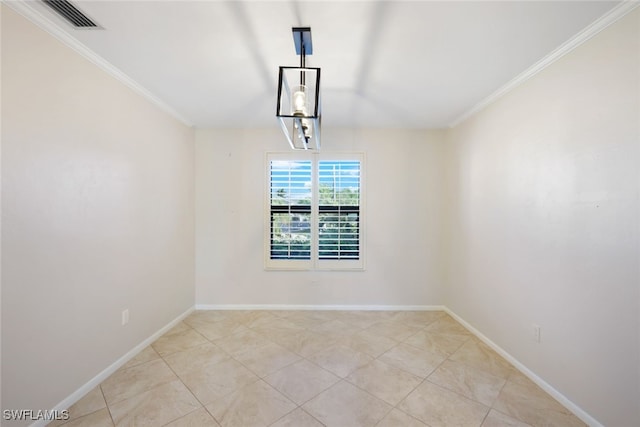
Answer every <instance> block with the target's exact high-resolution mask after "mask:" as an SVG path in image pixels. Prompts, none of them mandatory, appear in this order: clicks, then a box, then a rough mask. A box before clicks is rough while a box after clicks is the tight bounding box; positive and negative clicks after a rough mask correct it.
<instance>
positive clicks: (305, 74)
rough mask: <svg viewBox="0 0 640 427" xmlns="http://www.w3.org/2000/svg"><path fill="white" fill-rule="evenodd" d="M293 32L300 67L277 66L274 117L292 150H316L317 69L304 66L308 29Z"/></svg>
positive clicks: (308, 46) (318, 115)
mask: <svg viewBox="0 0 640 427" xmlns="http://www.w3.org/2000/svg"><path fill="white" fill-rule="evenodd" d="M292 31H293V43H294V45H295V48H296V53H297V54H298V55H299V56H300V66H299V67H280V72H279V77H278V106H277V111H276V117H278V120H279V121H280V125H281V127H282V131H283V132H284V134H285V136H286V137H287V140H288V141H289V145H290V146H291V148H292V149H294V150H311V149H315V150H319V149H320V122H321V120H322V119H321V113H320V68H312V67H307V66H306V55H312V54H313V45H312V44H311V28H309V27H293V28H292Z"/></svg>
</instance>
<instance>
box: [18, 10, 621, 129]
mask: <svg viewBox="0 0 640 427" xmlns="http://www.w3.org/2000/svg"><path fill="white" fill-rule="evenodd" d="M26 4H27V5H28V6H30V9H31V10H32V11H35V12H36V13H38V14H40V15H41V17H44V18H46V19H45V20H50V21H51V22H50V23H52V24H53V25H54V26H55V27H56V28H57V30H58V32H60V31H62V32H64V33H67V34H68V35H70V36H71V37H73V38H74V39H76V40H77V41H79V42H80V43H81V44H83V45H84V46H86V47H87V48H88V49H89V50H90V51H92V52H93V53H95V54H97V55H98V56H99V57H101V58H103V59H104V60H106V61H107V62H108V63H109V64H111V65H112V66H113V67H115V68H116V69H118V70H120V71H121V72H122V73H124V74H125V75H126V76H128V78H130V79H131V80H133V81H134V82H136V84H137V85H139V86H141V87H142V88H144V89H145V90H146V91H147V92H149V93H150V94H152V95H153V97H154V98H156V99H158V100H160V101H161V102H162V103H164V104H166V105H167V106H168V107H169V108H170V109H172V110H173V111H175V112H176V113H177V116H179V117H181V118H182V119H183V121H185V122H186V123H188V124H190V125H194V126H196V127H199V128H207V127H225V128H238V127H272V126H273V127H277V122H276V119H275V107H276V87H277V75H278V67H279V66H280V65H297V64H298V63H299V57H298V56H296V54H295V50H294V44H293V37H292V33H291V27H293V26H310V27H311V29H312V39H313V49H314V52H313V55H312V56H308V57H307V66H312V67H320V68H321V69H322V82H321V93H322V113H323V118H322V120H323V126H329V127H373V128H376V127H403V128H442V127H446V126H449V125H450V124H452V123H454V122H456V121H457V120H458V119H459V118H460V117H463V116H464V115H465V113H467V112H468V111H470V110H471V109H472V108H473V107H474V106H476V105H477V104H478V103H481V102H482V101H483V100H485V99H486V98H487V97H489V96H490V95H492V94H494V93H495V92H496V91H497V90H499V89H500V88H501V87H503V86H504V85H505V84H507V83H508V82H510V81H511V80H512V79H514V78H516V77H517V76H518V75H520V74H521V73H523V72H525V71H526V70H527V69H529V68H530V67H531V66H532V65H533V64H535V63H537V62H538V61H540V60H542V59H543V58H544V57H545V56H547V55H548V54H549V53H550V52H552V51H553V50H554V49H556V48H558V47H559V46H561V45H562V44H563V43H565V42H567V40H570V39H571V38H572V37H574V36H575V35H576V34H577V33H579V32H580V31H581V30H583V29H584V28H585V27H587V26H588V25H589V24H591V23H592V22H594V21H595V20H596V19H598V18H599V17H601V16H602V15H603V14H605V13H606V12H608V11H609V10H611V9H612V8H614V7H615V6H616V5H617V2H612V1H497V2H493V1H470V2H461V1H305V2H303V1H184V0H183V1H166V0H163V1H149V0H147V1H75V3H74V4H75V5H76V6H77V7H78V8H79V9H81V10H82V11H83V12H85V13H86V14H87V15H88V16H89V17H91V18H92V19H93V20H95V21H97V23H98V24H99V25H100V26H102V27H103V29H100V30H77V29H74V28H72V27H71V26H70V25H69V24H68V23H67V22H66V21H64V20H63V19H62V18H60V17H59V16H57V15H56V14H54V13H53V12H52V11H51V10H50V9H49V8H48V7H46V6H44V5H43V4H42V3H40V2H39V1H37V0H31V1H28V2H26Z"/></svg>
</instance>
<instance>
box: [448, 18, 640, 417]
mask: <svg viewBox="0 0 640 427" xmlns="http://www.w3.org/2000/svg"><path fill="white" fill-rule="evenodd" d="M639 81H640V10H636V11H635V12H633V13H632V14H630V15H628V16H626V17H625V18H623V19H622V20H621V21H619V22H618V23H616V24H615V25H613V26H612V27H609V28H608V29H606V30H604V31H603V32H601V33H600V34H598V35H597V36H595V37H594V38H593V39H591V40H589V41H588V42H587V43H586V44H584V45H582V46H581V47H579V48H578V49H576V50H574V51H573V52H571V53H570V54H568V55H567V56H565V57H564V58H562V59H561V60H559V61H558V62H556V63H554V64H552V65H551V66H550V67H548V68H547V69H545V70H544V71H543V72H542V73H540V74H539V75H537V76H535V77H534V78H533V79H531V80H530V81H528V82H527V83H526V84H524V85H523V86H521V87H520V88H518V89H516V90H514V91H512V92H511V93H509V94H508V95H507V96H505V97H504V98H502V99H500V100H499V101H498V102H496V103H494V104H493V105H492V106H491V107H489V108H487V109H486V110H485V111H483V112H481V113H479V114H477V115H475V116H474V117H472V118H471V119H469V120H467V121H466V122H464V123H463V124H461V125H460V126H458V127H456V128H455V129H453V130H452V131H451V132H450V133H449V134H448V140H449V141H448V143H449V145H448V149H449V160H450V163H449V168H448V169H449V170H450V171H452V173H451V175H450V180H451V181H450V187H449V188H450V192H449V193H450V195H451V197H450V198H449V201H450V206H451V211H450V212H449V215H448V217H449V218H450V223H449V224H448V230H450V232H451V235H450V238H449V239H447V240H448V241H449V242H450V251H449V269H448V287H447V291H448V299H447V305H448V306H449V307H450V308H451V309H452V310H453V311H454V312H455V313H457V314H458V315H459V316H461V317H462V318H463V319H465V320H466V321H468V322H469V323H470V324H472V325H473V326H474V327H475V328H477V329H478V330H480V331H481V332H482V333H484V334H485V335H486V336H487V337H488V338H489V339H491V340H492V341H493V342H495V343H496V344H498V345H499V346H500V347H502V348H503V349H504V350H506V351H507V352H508V353H510V354H511V355H512V356H514V357H515V358H516V359H518V360H519V361H521V362H522V363H523V364H524V365H525V366H527V367H528V368H529V369H531V370H532V371H533V372H534V373H535V374H537V375H538V376H540V377H542V378H543V379H544V380H546V381H547V382H548V383H549V384H551V385H552V386H553V387H554V388H556V389H557V390H558V391H560V392H561V393H562V394H564V395H565V396H566V397H568V398H569V399H570V400H572V401H573V402H574V403H576V404H577V405H579V406H580V407H582V408H583V409H584V410H586V411H587V412H588V413H589V414H591V415H592V416H593V417H595V418H596V419H597V420H598V421H599V422H601V423H603V424H604V425H608V426H631V425H640V413H639V406H638V402H640V390H639V389H640V371H639V370H640V357H639V351H640V343H639V337H640V305H639V303H640V276H639V265H640V262H639V261H640V258H639V249H638V244H639V237H638V225H639V218H640V210H639V199H638V186H639V170H640V166H639V165H640V162H639V160H640V159H639V156H638V149H639V141H640V86H639ZM533 323H536V324H538V325H540V326H541V337H542V339H541V342H540V343H539V344H538V343H536V342H534V341H533V339H532V324H533Z"/></svg>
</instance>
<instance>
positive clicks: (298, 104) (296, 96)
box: [292, 85, 307, 116]
mask: <svg viewBox="0 0 640 427" xmlns="http://www.w3.org/2000/svg"><path fill="white" fill-rule="evenodd" d="M305 89H306V88H305V87H304V86H302V85H301V86H298V87H297V88H296V90H295V92H293V96H292V98H293V115H294V116H306V115H307V95H306V93H305Z"/></svg>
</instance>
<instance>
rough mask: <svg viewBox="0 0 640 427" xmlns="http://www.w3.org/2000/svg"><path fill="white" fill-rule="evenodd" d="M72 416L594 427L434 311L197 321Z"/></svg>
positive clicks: (216, 316)
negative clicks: (587, 424)
mask: <svg viewBox="0 0 640 427" xmlns="http://www.w3.org/2000/svg"><path fill="white" fill-rule="evenodd" d="M70 416H71V418H70V421H69V422H68V423H67V424H65V426H67V427H70V426H91V427H100V426H114V425H115V426H136V427H138V426H171V427H178V426H196V427H207V426H222V427H231V426H248V427H257V426H273V427H284V426H291V427H307V426H309V427H311V426H338V427H356V426H377V427H418V426H420V427H423V426H432V427H437V426H464V427H467V426H468V427H472V426H483V427H495V426H526V425H531V426H584V423H582V422H581V421H580V420H579V419H578V418H576V417H575V416H574V415H573V414H571V413H570V412H569V411H568V410H567V409H565V408H564V407H563V406H561V405H560V404H559V403H558V402H556V401H555V400H554V399H553V398H551V397H550V396H548V395H547V394H546V393H545V392H543V391H542V390H541V389H540V388H538V387H537V386H536V385H534V384H533V383H532V382H531V381H530V380H528V379H527V378H526V377H525V376H523V375H522V374H520V373H519V372H518V371H517V370H516V369H514V368H513V367H512V366H511V365H510V364H509V363H507V362H506V361H505V360H504V359H502V358H501V357H500V356H499V355H498V354H497V353H495V352H494V351H493V350H491V349H490V348H489V347H487V346H486V345H485V344H484V343H482V342H481V341H479V340H478V339H477V338H475V337H474V336H472V335H471V334H470V333H469V332H468V331H467V330H466V329H465V328H464V327H462V326H461V325H460V324H459V323H457V322H456V321H455V320H453V319H452V318H451V317H449V316H448V315H447V314H445V313H443V312H428V311H427V312H425V311H423V312H390V311H196V312H194V313H192V314H191V315H190V316H189V317H187V318H186V319H185V320H184V321H183V322H181V323H180V324H178V326H176V327H175V328H173V329H172V330H170V331H169V332H167V333H166V334H165V335H163V336H162V337H160V338H159V339H158V340H157V341H156V342H154V343H153V344H152V345H151V346H150V347H148V348H146V349H145V350H143V351H142V352H140V353H139V354H138V355H137V356H136V357H135V358H133V359H132V360H130V361H129V362H128V363H127V364H126V365H124V366H123V367H122V368H120V369H119V370H118V371H117V372H115V373H114V374H113V375H111V376H110V377H109V378H107V379H106V380H105V381H104V382H103V383H102V384H100V386H99V387H96V388H95V389H94V390H92V391H91V392H89V393H88V394H87V395H86V396H85V397H84V398H82V399H81V400H80V401H78V402H77V403H76V404H75V405H73V406H72V407H71V408H70ZM52 425H54V424H52Z"/></svg>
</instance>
